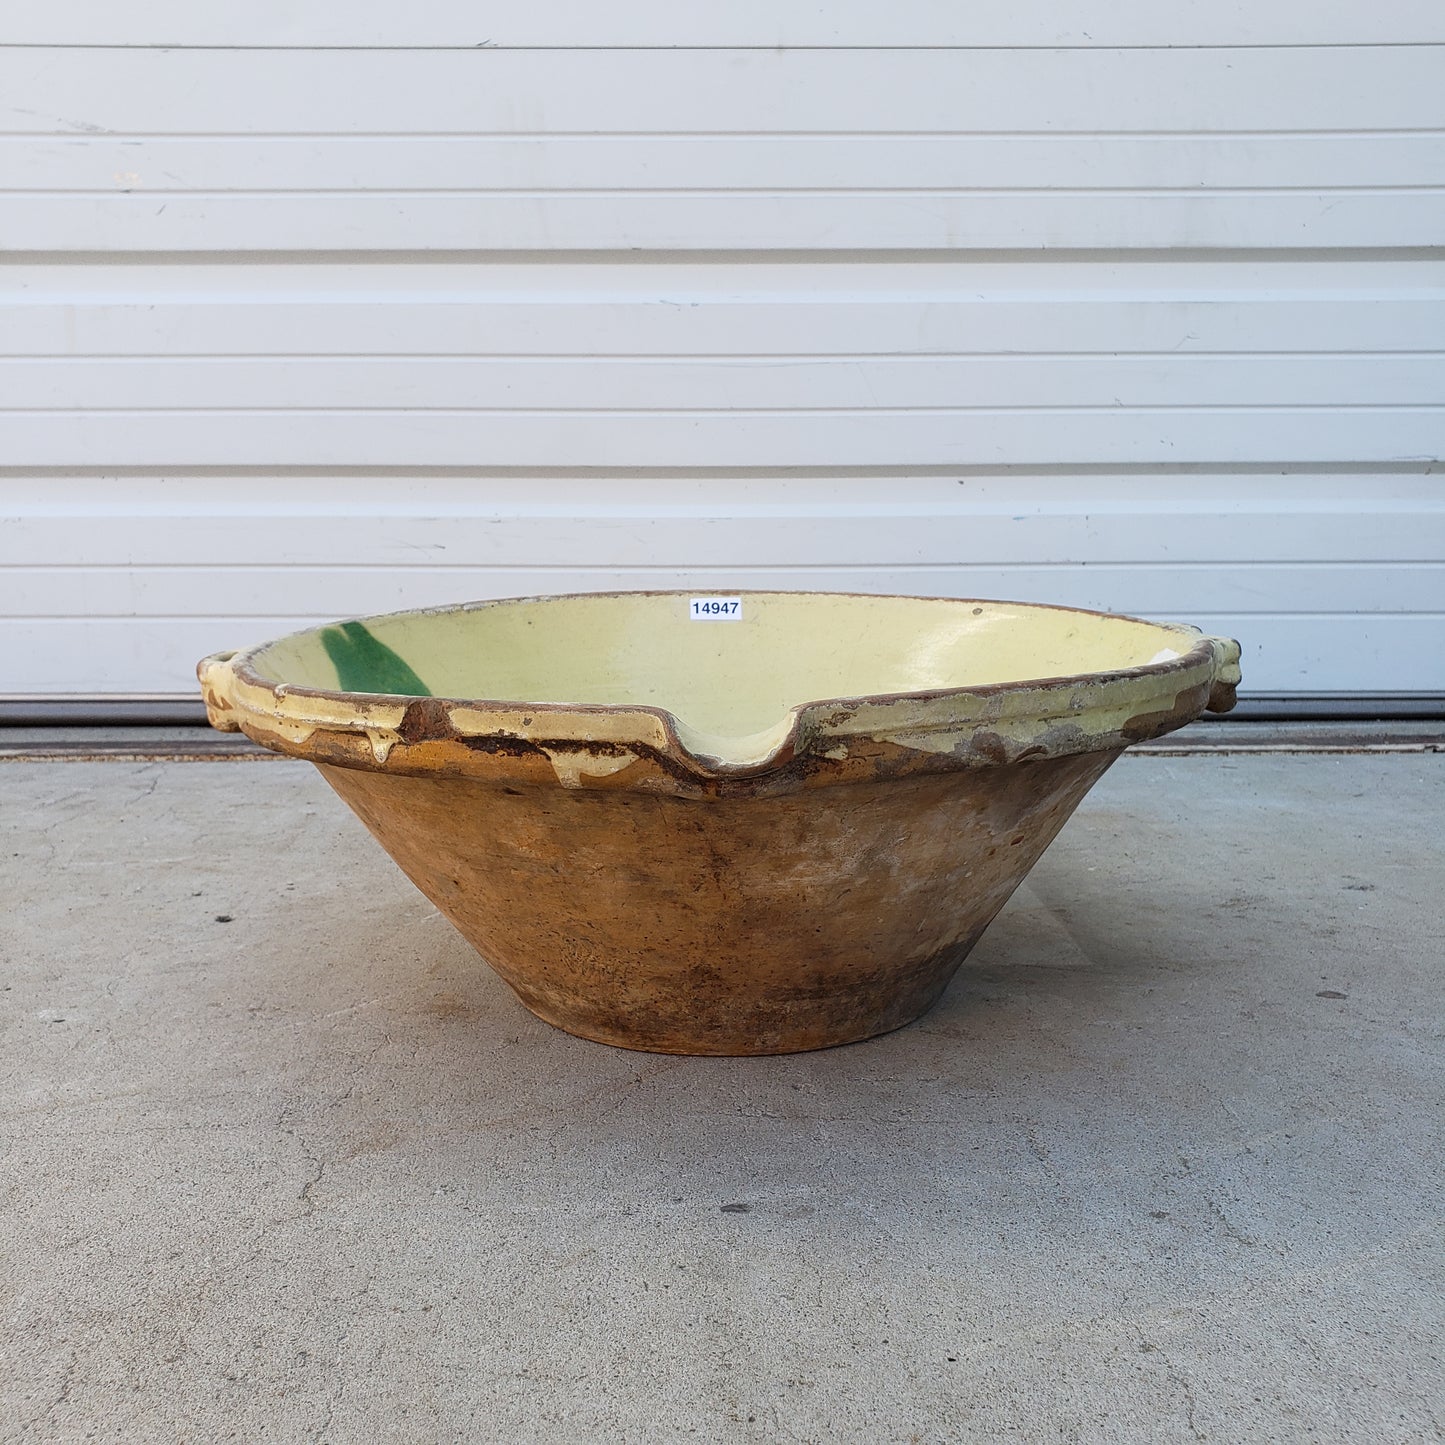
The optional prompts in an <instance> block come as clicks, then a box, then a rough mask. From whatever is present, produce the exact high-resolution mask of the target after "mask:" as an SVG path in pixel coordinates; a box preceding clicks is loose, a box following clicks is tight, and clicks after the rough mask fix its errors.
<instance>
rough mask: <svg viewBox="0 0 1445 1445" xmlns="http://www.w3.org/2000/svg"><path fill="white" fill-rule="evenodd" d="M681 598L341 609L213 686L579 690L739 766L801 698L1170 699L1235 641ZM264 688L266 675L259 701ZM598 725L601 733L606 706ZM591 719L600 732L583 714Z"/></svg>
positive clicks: (1064, 612) (494, 700)
mask: <svg viewBox="0 0 1445 1445" xmlns="http://www.w3.org/2000/svg"><path fill="white" fill-rule="evenodd" d="M691 600H692V594H687V593H616V594H590V595H579V596H563V597H551V598H532V599H519V600H509V601H503V602H490V603H476V604H468V605H465V606H458V607H451V608H442V609H433V610H426V611H419V612H401V613H392V614H389V615H385V616H379V617H372V618H368V619H365V620H360V621H352V622H344V623H337V624H335V625H331V626H326V627H319V628H313V629H311V630H309V631H305V632H300V633H296V634H293V635H291V636H289V637H284V638H281V639H279V640H278V641H276V642H273V643H270V644H267V645H265V646H263V647H260V648H257V649H253V650H252V652H250V653H249V654H244V655H242V657H241V658H238V659H236V664H237V665H238V666H240V667H241V668H242V672H241V680H242V681H243V682H244V681H249V682H250V683H251V684H252V685H251V687H250V688H249V689H246V688H237V687H235V686H234V685H233V686H231V687H228V688H223V689H221V691H223V692H233V691H236V692H240V693H242V695H243V696H242V700H243V702H249V703H250V704H251V705H252V707H251V710H252V711H255V710H256V709H257V706H258V705H259V710H260V711H261V712H262V713H270V714H271V715H272V718H273V720H274V721H275V722H277V723H285V722H286V721H288V714H289V721H291V722H293V723H298V724H303V725H304V723H305V722H306V720H307V716H306V715H307V712H308V704H307V699H310V700H311V712H312V713H313V714H314V713H316V712H317V711H318V708H317V705H318V704H321V706H320V707H319V712H320V714H321V715H318V716H313V717H312V718H311V721H313V722H315V723H317V724H322V723H325V722H330V723H332V724H337V723H344V722H345V719H344V718H343V717H342V716H341V715H340V713H344V712H345V710H346V709H345V703H346V700H347V699H350V700H352V702H353V703H362V704H363V705H364V703H365V701H366V700H375V699H378V698H389V699H398V698H408V697H411V698H415V697H436V698H444V699H450V700H456V701H461V702H473V703H477V704H478V705H480V706H481V707H482V708H483V709H484V711H486V712H487V713H489V714H490V715H491V718H492V723H493V724H494V725H495V726H497V727H498V728H500V729H501V730H502V731H504V732H507V731H517V732H519V733H525V732H526V731H527V729H528V728H537V727H541V728H542V729H543V730H544V731H546V732H550V733H551V735H553V736H556V735H557V727H558V726H559V725H560V726H561V727H562V728H563V732H564V734H565V733H566V732H567V729H568V726H569V725H575V723H576V714H575V713H574V712H573V711H572V710H578V709H580V710H582V714H581V716H582V718H583V734H584V735H586V734H587V733H588V732H589V728H588V726H587V724H586V719H587V716H588V714H589V713H592V712H593V710H597V709H605V710H611V711H614V712H620V713H621V714H623V715H629V714H630V715H633V716H636V717H638V720H639V722H640V723H642V724H643V725H644V728H645V729H646V727H648V726H653V725H655V722H656V719H657V717H658V716H659V715H661V716H662V717H663V718H664V719H665V721H666V723H667V731H668V732H669V734H670V736H671V740H672V741H673V742H675V744H676V745H677V746H678V747H679V748H680V749H681V751H682V752H684V753H685V754H688V755H691V756H692V757H694V758H703V759H710V760H712V761H714V762H715V763H717V764H718V765H721V766H727V767H748V766H757V765H759V764H762V763H765V762H766V761H767V760H768V759H769V758H770V757H772V756H773V755H775V754H776V753H777V751H778V750H779V748H780V747H782V746H783V744H784V743H785V742H786V741H787V740H788V739H789V737H790V736H792V735H793V734H794V733H795V732H796V729H797V723H798V719H799V714H800V712H801V711H804V710H806V709H807V707H808V705H810V704H817V703H822V702H832V701H837V700H845V701H847V700H859V699H863V700H879V701H880V703H881V704H882V705H884V706H889V705H891V707H892V710H893V712H894V713H895V714H897V716H895V717H894V718H893V719H892V721H894V722H896V723H900V724H907V723H909V722H912V723H915V724H916V723H918V722H920V721H929V720H931V721H932V722H934V723H936V722H938V721H939V705H940V703H942V706H943V711H944V712H948V711H949V708H948V703H947V698H948V696H949V695H952V696H953V697H954V700H955V702H956V703H958V704H959V705H960V706H964V700H965V699H966V698H968V697H970V696H971V697H974V698H975V699H976V698H978V697H980V696H982V695H987V694H993V693H997V692H999V691H1000V690H1001V691H1003V692H1004V693H1008V692H1010V691H1014V692H1018V691H1020V690H1024V691H1028V690H1031V689H1034V688H1036V687H1037V685H1039V684H1049V683H1059V682H1064V683H1068V684H1072V685H1073V686H1074V688H1075V694H1076V695H1075V697H1074V698H1073V699H1071V701H1070V703H1069V704H1068V705H1067V706H1071V707H1072V708H1073V710H1074V711H1075V712H1081V711H1084V710H1086V709H1085V708H1084V707H1081V706H1080V699H1081V698H1083V699H1084V702H1085V703H1087V702H1089V701H1091V700H1090V699H1088V698H1084V695H1083V694H1082V693H1079V692H1078V688H1079V687H1080V686H1082V687H1084V688H1085V690H1087V688H1088V687H1089V686H1090V685H1092V686H1094V687H1095V688H1096V689H1097V687H1098V686H1099V685H1100V684H1101V683H1103V682H1105V681H1107V680H1113V681H1115V682H1116V683H1117V682H1119V681H1121V680H1122V681H1132V682H1133V683H1134V684H1135V686H1133V687H1132V688H1129V689H1126V691H1127V692H1128V693H1129V696H1128V697H1124V696H1122V695H1120V697H1118V698H1117V699H1116V701H1119V702H1121V703H1122V704H1123V709H1124V711H1126V712H1128V711H1130V710H1131V709H1134V708H1135V704H1136V702H1139V701H1140V700H1141V699H1142V702H1141V707H1142V710H1144V711H1148V710H1149V706H1150V699H1151V698H1153V697H1155V695H1157V698H1158V699H1161V700H1162V705H1163V706H1165V707H1167V706H1168V704H1169V700H1170V697H1171V696H1172V695H1173V694H1172V692H1171V689H1174V690H1175V691H1177V689H1175V684H1176V683H1177V682H1179V681H1180V680H1181V678H1180V674H1182V673H1190V674H1191V677H1192V678H1193V674H1197V673H1199V669H1200V664H1201V663H1202V664H1203V665H1204V670H1205V672H1207V673H1208V679H1207V680H1208V683H1209V684H1210V687H1211V688H1213V687H1214V686H1215V685H1221V686H1224V685H1228V684H1229V683H1230V681H1231V676H1232V677H1233V678H1237V675H1238V672H1237V667H1234V664H1235V663H1236V662H1237V659H1238V650H1237V648H1236V647H1235V646H1234V644H1232V643H1227V642H1226V641H1225V640H1223V639H1205V638H1203V637H1202V636H1201V634H1200V633H1199V631H1198V630H1197V629H1195V628H1192V627H1183V626H1176V625H1164V624H1158V623H1151V622H1143V621H1138V620H1136V619H1133V618H1126V617H1119V616H1113V615H1108V614H1101V613H1094V612H1085V611H1079V610H1075V609H1071V608H1061V607H1045V606H1035V605H1029V604H1023V603H1012V602H988V601H972V600H962V601H961V600H958V599H953V598H914V597H881V596H866V595H851V594H838V593H788V592H752V593H743V594H741V596H740V597H739V598H738V602H739V607H738V612H739V616H738V617H737V619H736V620H728V621H715V620H706V621H701V620H696V619H695V618H694V617H693V615H692V610H691V607H690V603H691ZM1212 644H1218V645H1217V646H1213V645H1212ZM1231 649H1232V651H1231ZM232 656H233V655H223V656H222V657H221V658H220V659H219V661H220V662H224V663H228V664H229V663H230V661H231V657H232ZM1191 662H1192V666H1191ZM1231 668H1233V673H1232V674H1231V671H1230V669H1231ZM202 675H203V678H204V677H205V664H203V670H202ZM1193 680H1194V681H1195V682H1197V680H1198V679H1197V678H1193ZM1141 683H1142V684H1143V685H1142V687H1141V686H1139V685H1138V684H1141ZM1048 690H1049V689H1047V688H1046V691H1048ZM262 692H270V693H271V694H272V701H271V703H270V705H269V706H268V705H267V704H266V703H265V701H264V699H263V698H262V697H261V696H260V694H261V693H262ZM940 695H942V696H940ZM910 700H911V701H912V702H913V704H914V706H913V707H912V708H911V709H910V708H909V707H908V705H907V704H908V703H909V701H910ZM1021 700H1022V699H1021ZM1220 700H1221V699H1220V696H1218V695H1216V696H1215V698H1214V704H1217V703H1218V702H1219V701H1220ZM1092 701H1098V699H1097V698H1095V699H1092ZM327 702H329V703H331V704H332V706H331V707H329V708H328V707H326V706H325V705H324V704H325V703H327ZM338 705H339V710H338ZM502 705H505V706H502ZM900 705H901V706H900ZM1212 705H1213V704H1212ZM539 709H540V710H542V713H543V716H542V718H541V719H540V721H539V720H538V718H537V712H538V710H539ZM920 709H921V710H922V711H923V712H930V710H931V714H932V716H931V719H923V718H921V717H920V715H919V714H920ZM246 710H247V709H246V708H245V707H244V706H243V707H242V709H241V711H242V713H243V714H244V712H245V711H246ZM523 710H530V715H529V717H528V721H527V724H526V725H525V726H523V725H522V724H521V719H520V717H518V718H517V719H516V720H515V721H516V723H517V727H516V728H508V727H507V726H506V720H505V718H503V717H502V716H501V714H503V713H507V712H512V713H520V712H522V711H523ZM1002 710H1003V711H1005V712H1007V711H1014V712H1017V711H1019V709H1017V708H1014V709H1008V708H1004V709H1002ZM1023 710H1024V711H1027V710H1028V709H1027V708H1024V709H1023ZM1198 710H1199V709H1196V712H1197V711H1198ZM365 711H366V714H367V716H366V718H365V719H363V721H369V722H370V723H383V724H384V719H382V718H379V717H378V716H377V715H376V709H375V708H374V707H369V708H365ZM383 711H385V710H384V709H383ZM967 711H968V708H967V707H966V706H964V712H965V713H966V712H967ZM975 711H976V709H975ZM993 711H995V712H998V711H1000V709H999V708H998V707H997V706H995V707H994V708H993ZM558 712H560V713H561V714H563V716H559V715H558ZM549 713H550V714H551V715H548V714H549ZM909 713H911V714H912V716H911V717H910V716H907V714H909ZM567 714H571V716H570V717H569V716H567ZM648 714H651V715H652V716H651V718H647V716H646V715H648ZM639 715H641V716H639ZM963 720H964V718H963V717H959V718H957V719H955V721H963ZM1187 720H1188V719H1187V718H1184V719H1183V721H1187ZM353 721H355V719H353ZM477 721H478V722H479V723H480V722H481V721H482V719H477ZM602 731H603V732H604V733H607V735H609V736H610V735H613V734H615V733H616V731H617V729H616V727H615V723H614V726H613V727H612V729H611V730H610V731H609V730H608V729H606V728H604V729H602ZM624 731H625V729H624ZM590 732H591V733H592V734H597V733H598V725H597V719H596V717H595V716H593V717H592V719H591V727H590Z"/></svg>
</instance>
